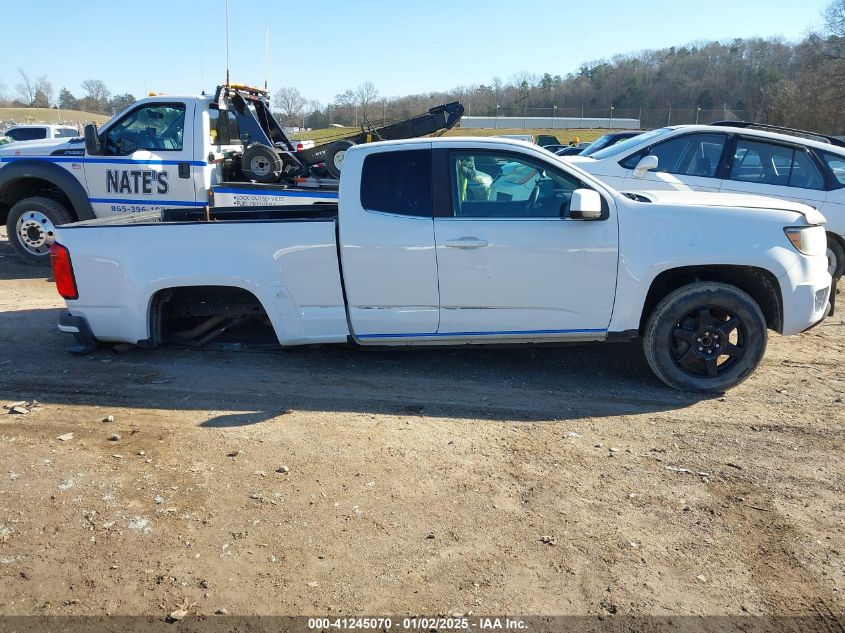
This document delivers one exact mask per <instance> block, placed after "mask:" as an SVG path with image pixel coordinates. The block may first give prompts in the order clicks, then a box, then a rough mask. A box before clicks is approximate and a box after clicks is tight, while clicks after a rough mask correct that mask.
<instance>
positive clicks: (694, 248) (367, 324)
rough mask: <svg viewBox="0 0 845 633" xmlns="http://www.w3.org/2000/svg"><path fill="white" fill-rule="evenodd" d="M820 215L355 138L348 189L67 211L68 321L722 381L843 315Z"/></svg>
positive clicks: (527, 162) (474, 151)
mask: <svg viewBox="0 0 845 633" xmlns="http://www.w3.org/2000/svg"><path fill="white" fill-rule="evenodd" d="M823 223H824V217H823V216H822V215H821V214H819V213H818V212H817V211H815V210H814V209H812V208H811V207H809V206H805V205H803V204H800V203H795V202H787V201H783V200H775V199H769V198H759V197H751V196H742V195H729V194H706V193H705V194H702V193H698V192H669V191H661V192H656V193H651V192H639V193H627V194H623V193H619V192H617V191H615V190H613V189H610V188H609V187H607V186H606V185H604V184H602V183H601V182H600V181H599V180H597V179H595V178H594V177H592V176H590V175H589V174H587V173H585V172H583V171H581V170H579V169H578V168H577V167H576V166H574V165H572V164H570V163H566V162H564V161H563V160H562V159H558V158H557V157H555V156H553V155H551V154H549V152H546V151H545V150H543V149H542V148H539V147H536V146H533V145H529V144H527V143H523V142H519V141H508V140H504V139H478V138H473V139H458V138H440V139H418V140H413V141H391V142H379V143H373V144H368V145H360V146H355V147H353V148H351V149H350V150H349V151H348V152H347V155H346V159H345V163H344V170H343V176H342V178H341V182H340V192H339V202H338V203H337V204H327V205H302V206H288V207H277V208H268V207H259V208H243V207H241V208H235V207H232V208H228V209H224V208H216V209H213V210H212V211H209V212H204V211H202V210H191V209H187V210H186V209H176V210H172V211H167V210H165V211H160V212H148V213H143V214H137V215H131V216H123V217H116V218H104V219H99V220H89V221H85V222H79V223H76V224H69V225H65V226H61V227H58V228H57V231H56V236H57V242H56V243H55V244H54V245H53V247H52V252H51V257H52V262H53V270H54V274H55V279H56V283H57V286H58V289H59V292H60V294H61V295H62V296H63V297H64V298H65V299H66V300H67V307H68V312H67V314H64V315H63V316H62V317H61V319H60V324H59V329H60V330H62V331H64V332H69V333H73V334H74V335H75V336H76V337H77V339H78V341H79V342H81V343H82V344H83V346H82V348H83V349H85V348H87V347H88V346H90V345H92V344H95V343H96V342H99V341H102V342H123V343H131V344H136V345H141V346H151V345H156V344H158V343H162V342H167V341H179V342H183V343H188V344H192V345H203V344H206V343H207V342H210V341H213V340H218V341H220V340H226V339H225V337H226V335H227V334H228V335H233V333H237V332H239V333H240V334H239V335H240V336H242V337H245V338H246V339H249V340H253V341H254V340H256V337H257V336H258V333H259V332H260V331H261V327H260V326H261V324H262V323H263V324H265V325H266V326H267V327H266V331H267V332H268V333H269V334H270V336H271V341H272V343H273V344H275V345H279V344H281V345H283V346H286V345H303V344H310V343H347V342H352V343H356V344H358V345H366V346H369V345H472V344H489V343H494V344H502V343H522V344H525V343H535V344H536V343H569V342H584V341H613V340H630V339H632V338H636V337H642V338H643V345H644V349H645V355H646V358H647V360H648V363H649V364H650V366H651V367H652V369H653V370H654V372H655V373H656V374H657V376H658V377H659V378H660V379H662V380H663V381H664V382H666V383H667V384H669V385H671V386H672V387H676V388H678V389H684V390H695V391H702V392H720V391H723V390H725V389H727V388H730V387H732V386H734V385H736V384H737V383H739V382H741V381H742V380H744V379H745V378H746V377H747V376H748V375H749V374H750V373H751V372H752V371H753V370H754V369H755V367H756V366H757V365H758V363H759V362H760V360H761V358H762V356H763V353H764V351H765V348H766V340H767V329H772V330H775V331H777V332H781V333H783V334H795V333H798V332H801V331H803V330H806V329H808V328H810V327H812V326H813V325H815V324H816V323H818V322H819V321H821V320H822V319H823V318H824V317H825V315H826V313H827V312H828V310H829V308H830V305H829V299H830V289H831V276H830V274H829V273H828V272H827V259H826V257H825V232H824V228H823V226H822V224H823ZM230 340H231V339H230ZM587 371H588V370H587Z"/></svg>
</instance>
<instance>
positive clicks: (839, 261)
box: [827, 234, 845, 279]
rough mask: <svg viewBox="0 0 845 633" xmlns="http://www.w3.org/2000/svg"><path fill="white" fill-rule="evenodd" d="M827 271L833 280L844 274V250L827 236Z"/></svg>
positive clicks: (835, 239)
mask: <svg viewBox="0 0 845 633" xmlns="http://www.w3.org/2000/svg"><path fill="white" fill-rule="evenodd" d="M827 270H828V272H829V273H830V276H831V277H833V278H834V279H840V278H841V277H842V274H843V273H845V248H843V246H842V242H840V241H839V240H838V239H837V238H835V237H834V236H833V235H830V234H828V236H827Z"/></svg>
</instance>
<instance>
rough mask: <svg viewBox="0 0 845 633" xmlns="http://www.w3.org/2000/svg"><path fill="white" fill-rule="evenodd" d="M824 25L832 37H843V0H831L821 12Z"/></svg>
mask: <svg viewBox="0 0 845 633" xmlns="http://www.w3.org/2000/svg"><path fill="white" fill-rule="evenodd" d="M822 15H823V17H824V27H825V31H826V32H827V34H828V35H830V36H832V37H845V0H833V2H831V3H830V4H829V5H827V8H825V10H824V12H823V13H822Z"/></svg>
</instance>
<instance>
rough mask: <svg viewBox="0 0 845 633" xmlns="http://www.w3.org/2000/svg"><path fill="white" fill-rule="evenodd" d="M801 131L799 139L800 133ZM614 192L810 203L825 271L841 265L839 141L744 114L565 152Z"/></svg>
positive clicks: (844, 195)
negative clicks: (822, 236)
mask: <svg viewBox="0 0 845 633" xmlns="http://www.w3.org/2000/svg"><path fill="white" fill-rule="evenodd" d="M802 137H804V138H802ZM564 160H567V161H571V162H573V163H576V164H577V165H578V167H580V168H581V169H583V170H584V171H587V172H589V173H591V174H593V175H594V176H597V177H598V178H600V179H601V180H604V181H605V182H606V183H607V184H608V185H610V186H611V187H614V188H616V189H619V190H620V191H637V190H639V191H647V190H649V189H681V190H690V189H692V190H696V191H724V192H740V193H750V194H757V195H765V196H772V197H775V198H784V199H787V200H795V201H798V202H803V203H805V204H809V205H811V206H813V207H815V208H816V209H818V210H819V211H821V212H822V213H823V214H824V215H825V217H827V222H828V223H827V226H826V229H827V245H828V248H827V255H828V263H829V270H830V274H831V275H833V276H834V277H835V278H837V279H838V278H840V277H842V274H843V271H845V237H843V236H845V142H843V141H842V140H840V139H837V138H834V137H828V136H822V135H820V134H815V133H812V132H804V131H802V130H791V129H788V128H780V127H775V126H769V125H759V124H753V123H746V122H742V121H725V122H719V123H714V124H711V125H678V126H672V127H664V128H660V129H657V130H651V131H650V132H644V133H643V134H640V135H639V136H634V137H633V138H630V139H627V140H625V141H622V142H620V143H617V144H616V145H612V146H610V147H608V148H606V149H603V150H599V151H598V152H596V153H595V154H593V155H591V156H589V157H584V156H567V157H566V158H564Z"/></svg>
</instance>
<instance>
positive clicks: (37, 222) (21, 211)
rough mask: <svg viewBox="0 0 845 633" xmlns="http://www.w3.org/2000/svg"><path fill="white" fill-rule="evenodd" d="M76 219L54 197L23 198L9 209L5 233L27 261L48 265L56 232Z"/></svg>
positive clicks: (18, 252)
mask: <svg viewBox="0 0 845 633" xmlns="http://www.w3.org/2000/svg"><path fill="white" fill-rule="evenodd" d="M73 221H74V218H73V216H72V215H71V213H70V211H68V210H67V209H66V208H65V207H64V206H63V205H62V204H61V203H59V202H56V201H55V200H53V199H52V198H40V197H38V198H24V199H23V200H20V201H19V202H17V203H15V205H14V206H13V207H12V208H11V209H10V210H9V215H8V217H7V218H6V232H7V234H8V236H9V242H10V243H11V245H12V248H13V249H14V250H15V252H16V253H17V254H18V255H19V256H20V257H21V259H23V261H24V262H26V263H27V264H34V265H39V264H40V265H43V266H48V265H49V264H50V245H51V244H52V243H53V231H54V230H55V228H56V227H57V226H58V225H60V224H68V223H69V222H73Z"/></svg>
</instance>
